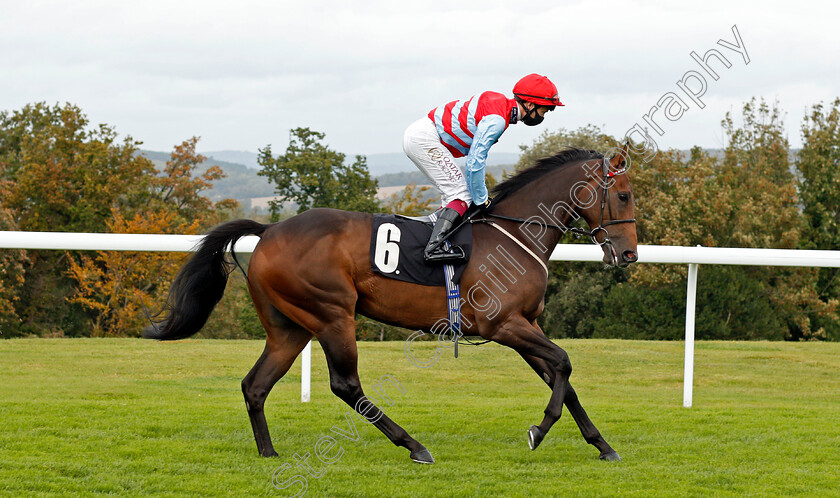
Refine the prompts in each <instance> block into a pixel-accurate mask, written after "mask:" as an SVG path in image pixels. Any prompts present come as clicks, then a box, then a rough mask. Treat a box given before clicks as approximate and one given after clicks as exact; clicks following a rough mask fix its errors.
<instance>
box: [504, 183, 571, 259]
mask: <svg viewBox="0 0 840 498" xmlns="http://www.w3.org/2000/svg"><path fill="white" fill-rule="evenodd" d="M579 170H581V168H575V167H574V166H570V167H568V168H563V169H562V170H560V169H558V170H557V171H552V172H551V173H548V174H547V175H546V176H545V177H543V178H541V179H539V180H537V181H535V182H533V183H531V184H529V185H526V186H524V187H522V188H521V189H519V190H518V191H516V192H514V193H513V194H512V195H511V196H510V197H508V198H507V199H506V200H505V202H504V203H500V205H499V208H498V209H497V211H496V212H497V214H500V215H504V216H511V217H516V218H522V219H524V220H529V221H531V222H532V223H523V224H521V225H520V226H519V229H518V230H517V231H518V232H519V233H518V234H517V235H518V236H521V238H522V239H523V242H526V243H527V244H528V245H530V246H531V248H532V249H534V250H536V251H537V252H539V253H542V254H543V255H544V256H545V257H546V258H548V256H550V255H551V252H552V251H553V249H554V246H556V245H557V242H559V240H560V237H562V235H563V232H565V229H566V228H568V227H570V226H571V225H572V223H574V221H575V220H577V219H578V218H580V214H579V212H580V208H579V207H578V206H577V205H576V203H575V201H574V200H573V197H572V196H573V191H572V189H573V188H575V186H576V185H578V182H580V181H586V178H585V176H584V175H583V174H582V173H580V171H579ZM560 175H563V176H562V177H560ZM558 185H559V187H558ZM538 223H542V224H544V226H548V225H555V226H559V227H562V228H563V229H564V230H563V231H562V232H561V231H560V230H557V229H555V228H541V227H540V225H539V224H538Z"/></svg>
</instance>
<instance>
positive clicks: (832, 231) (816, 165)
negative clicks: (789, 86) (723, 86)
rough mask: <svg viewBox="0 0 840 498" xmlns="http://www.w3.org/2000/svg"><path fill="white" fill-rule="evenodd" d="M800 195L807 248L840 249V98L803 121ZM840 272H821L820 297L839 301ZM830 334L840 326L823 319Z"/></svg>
mask: <svg viewBox="0 0 840 498" xmlns="http://www.w3.org/2000/svg"><path fill="white" fill-rule="evenodd" d="M796 167H797V170H798V171H799V175H800V178H799V196H800V199H801V201H802V205H803V212H804V215H805V220H806V224H807V225H806V229H805V237H804V238H803V243H802V247H803V248H805V249H823V250H838V249H840V98H837V99H835V100H834V102H833V103H832V104H831V106H830V107H828V108H826V107H825V106H823V105H822V104H816V105H814V106H813V107H812V109H811V113H810V114H809V115H806V116H805V119H804V121H803V123H802V150H801V151H799V155H798V157H797V161H796ZM838 273H840V272H839V271H838V270H837V269H835V268H822V269H820V271H819V279H818V282H817V289H818V291H819V296H820V299H822V300H823V301H825V302H826V303H836V302H837V300H838V298H840V280H838V278H837V275H838ZM823 326H824V327H825V329H826V331H827V334H828V336H829V337H831V338H832V339H834V340H840V325H838V324H837V323H836V321H831V320H824V321H823Z"/></svg>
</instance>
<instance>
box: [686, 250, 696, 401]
mask: <svg viewBox="0 0 840 498" xmlns="http://www.w3.org/2000/svg"><path fill="white" fill-rule="evenodd" d="M697 266H698V265H697V263H689V265H688V292H687V296H686V299H685V373H684V374H683V406H684V407H686V408H691V399H692V390H693V388H694V309H695V307H696V304H697Z"/></svg>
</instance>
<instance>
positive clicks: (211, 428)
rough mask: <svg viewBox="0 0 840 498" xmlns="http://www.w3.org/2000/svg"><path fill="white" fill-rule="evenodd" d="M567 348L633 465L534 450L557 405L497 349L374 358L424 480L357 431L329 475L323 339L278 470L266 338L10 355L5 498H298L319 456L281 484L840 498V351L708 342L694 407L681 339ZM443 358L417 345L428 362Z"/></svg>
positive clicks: (74, 344)
mask: <svg viewBox="0 0 840 498" xmlns="http://www.w3.org/2000/svg"><path fill="white" fill-rule="evenodd" d="M561 346H562V347H564V348H565V349H566V350H567V351H568V352H569V354H570V356H571V359H572V364H573V366H574V369H575V370H574V373H573V375H572V380H573V385H574V386H575V388H576V389H577V391H578V394H579V395H580V398H581V402H582V403H583V405H584V407H585V408H586V410H587V411H588V413H589V415H590V417H591V418H592V420H593V421H594V422H595V424H596V426H597V427H598V428H599V429H600V430H601V432H602V434H603V435H604V437H605V438H606V439H607V441H609V442H610V444H611V445H612V446H613V447H614V448H615V449H616V450H617V451H618V452H619V454H620V455H621V456H622V457H623V458H624V461H622V462H620V463H606V462H601V461H599V460H598V459H597V456H598V452H597V450H595V449H594V448H592V447H591V446H588V445H587V444H586V443H585V442H584V441H583V438H582V437H581V436H580V433H579V432H578V430H577V427H576V426H575V424H574V422H573V421H572V419H571V417H569V416H568V414H567V413H564V416H563V418H562V419H561V420H560V421H559V422H558V423H557V424H556V425H555V426H554V429H552V431H551V432H550V433H549V434H548V436H547V437H546V440H545V441H544V442H543V443H542V445H541V446H540V448H539V449H538V450H537V451H534V452H531V451H529V450H528V446H527V444H526V440H525V431H526V429H527V428H528V427H529V426H530V425H531V424H533V423H538V422H539V421H540V420H541V418H542V411H543V409H544V408H545V404H546V403H547V401H548V396H549V391H548V389H547V388H546V387H545V386H544V385H543V384H542V382H541V381H540V380H539V379H538V378H537V376H536V375H535V374H534V373H533V372H532V371H531V370H530V368H528V366H527V365H526V364H525V362H524V361H522V360H521V359H520V358H519V357H518V356H517V355H516V354H515V353H513V352H512V351H511V350H507V349H505V348H502V347H500V346H496V345H487V346H482V347H480V348H473V347H463V348H462V351H461V358H459V359H457V360H456V359H454V358H453V357H452V354H451V353H452V352H451V349H447V350H443V354H442V355H441V357H440V359H439V361H438V362H437V363H436V364H434V365H433V366H431V367H429V368H426V369H421V368H418V367H416V366H414V365H413V364H412V363H411V362H409V361H408V360H407V359H406V357H405V355H404V352H403V343H401V342H392V343H361V344H360V345H359V349H360V360H361V365H360V373H361V377H362V382H363V385H365V386H367V387H370V386H371V385H373V384H374V383H375V382H376V381H377V379H379V378H380V377H381V376H383V375H386V374H388V375H392V376H394V377H395V378H396V379H398V380H399V382H400V383H401V384H402V386H403V387H404V388H405V392H404V393H400V392H398V391H396V390H394V389H391V390H389V394H390V395H391V397H392V398H393V400H394V404H393V406H390V407H385V411H386V413H387V414H388V415H389V416H390V417H391V418H393V419H394V420H395V421H397V423H399V424H401V425H402V426H403V427H404V428H405V429H406V430H408V432H409V433H410V434H412V436H414V437H415V438H416V439H418V440H419V441H420V442H422V443H423V444H425V445H426V446H427V447H428V448H429V450H430V451H431V452H432V454H433V455H434V456H435V458H436V459H437V463H436V464H435V465H432V466H421V465H417V464H414V463H412V462H411V461H410V460H409V459H408V452H407V451H406V450H404V449H402V448H397V447H395V446H393V445H392V444H391V443H390V442H388V441H387V439H385V437H384V436H382V435H381V434H380V433H379V432H378V431H377V430H376V429H375V428H373V427H371V426H369V425H367V424H365V423H362V422H361V421H360V420H359V419H356V422H355V426H356V429H357V430H358V431H359V436H360V437H359V440H358V441H349V440H341V438H340V437H338V438H337V439H339V440H341V441H340V445H341V451H343V453H341V457H340V458H339V459H338V461H336V462H335V463H333V464H330V465H324V464H321V463H320V462H318V461H317V459H316V458H315V456H314V448H315V444H316V442H317V441H318V439H319V438H321V437H323V436H327V435H333V436H335V434H333V433H331V432H330V427H332V426H333V425H336V426H339V427H345V428H346V427H348V425H347V421H346V420H345V418H344V414H345V413H346V412H347V411H348V407H347V406H345V405H343V404H342V403H341V402H340V401H339V400H338V399H337V398H335V397H334V396H333V395H332V394H331V393H330V391H329V385H328V380H327V371H326V363H325V361H324V360H323V355H322V353H321V351H320V348H319V347H318V346H317V345H315V349H314V351H313V393H312V396H313V401H312V403H309V404H302V403H300V383H299V382H300V366H299V364H297V363H296V364H295V366H294V367H293V368H292V370H291V371H290V373H289V374H288V375H287V376H286V377H285V378H284V379H283V380H281V381H280V382H279V383H278V385H277V386H276V387H275V388H274V390H273V391H272V394H271V396H269V398H268V402H267V406H266V412H267V418H268V422H269V427H270V428H271V431H272V436H273V438H274V445H275V448H276V449H277V451H278V453H280V457H279V458H272V459H265V458H260V457H258V456H257V451H256V445H255V444H254V440H253V437H252V433H251V427H250V424H249V423H248V418H247V415H246V412H245V407H244V403H243V399H242V395H241V392H240V388H239V382H240V381H241V378H242V377H243V376H244V375H245V373H247V371H248V370H249V369H250V367H251V366H252V364H253V362H254V361H255V360H256V359H257V357H258V356H259V354H260V352H261V351H262V347H263V343H262V342H259V341H181V342H177V343H155V342H150V341H142V340H134V339H74V340H67V339H64V340H50V339H33V340H29V339H20V340H6V341H0V418H1V420H0V493H2V494H4V495H8V496H20V495H23V494H64V495H78V494H84V495H90V494H114V495H120V496H130V495H145V494H162V495H173V496H174V495H206V496H211V495H212V496H215V495H232V496H248V495H270V496H290V495H292V494H294V491H295V488H296V487H295V486H291V487H289V488H287V489H285V490H278V489H276V488H274V487H273V486H272V484H271V477H272V473H273V472H274V470H275V469H277V468H278V467H280V466H281V465H283V464H286V463H289V464H291V465H292V466H294V465H295V463H296V462H295V459H294V456H293V455H294V454H298V455H304V454H305V453H307V452H308V453H310V454H312V455H313V456H311V457H310V460H309V462H310V463H311V464H312V466H313V468H314V469H315V470H316V471H322V470H323V475H322V476H321V477H320V478H315V477H312V476H309V475H307V474H306V472H305V471H304V470H303V469H302V468H301V467H293V468H292V469H288V470H286V471H284V472H282V473H280V474H279V477H280V479H279V481H280V482H282V481H283V480H285V479H289V478H292V477H293V476H294V475H296V474H302V475H305V476H306V479H307V483H308V493H307V495H308V496H528V497H535V496H593V495H599V496H612V495H620V496H628V495H639V496H651V495H653V496H670V495H682V496H685V495H688V496H695V495H698V496H702V495H716V496H742V495H770V496H772V495H791V494H806V495H814V496H838V495H840V491H838V482H840V481H838V477H837V476H838V472H840V453H838V448H840V344H824V343H822V344H821V343H795V344H794V343H770V342H750V343H744V342H699V343H698V344H697V355H696V360H695V361H696V369H695V393H694V408H691V409H685V408H683V407H682V361H683V345H682V343H676V342H638V341H611V340H573V341H563V342H562V344H561ZM433 347H434V343H414V345H413V347H412V350H413V351H416V355H417V357H418V358H419V359H424V360H425V359H428V358H431V357H432V356H433V349H432V348H433ZM368 394H372V393H371V392H370V390H369V391H368ZM333 454H334V455H335V453H333Z"/></svg>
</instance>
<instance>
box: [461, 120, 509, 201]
mask: <svg viewBox="0 0 840 498" xmlns="http://www.w3.org/2000/svg"><path fill="white" fill-rule="evenodd" d="M504 131H505V120H504V118H502V117H501V116H498V115H495V114H491V115H488V116H484V118H483V119H482V120H481V122H479V123H478V127H477V129H476V130H475V135H474V136H473V143H472V146H471V147H470V152H469V154H467V164H466V168H465V169H466V173H467V189H469V191H470V195H471V196H472V199H473V204H476V205H478V204H484V203H485V202H486V201H487V184H485V183H484V163H485V161H487V152H489V151H490V147H492V146H493V144H495V143H496V141H497V140H499V137H501V136H502V133H503V132H504Z"/></svg>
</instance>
